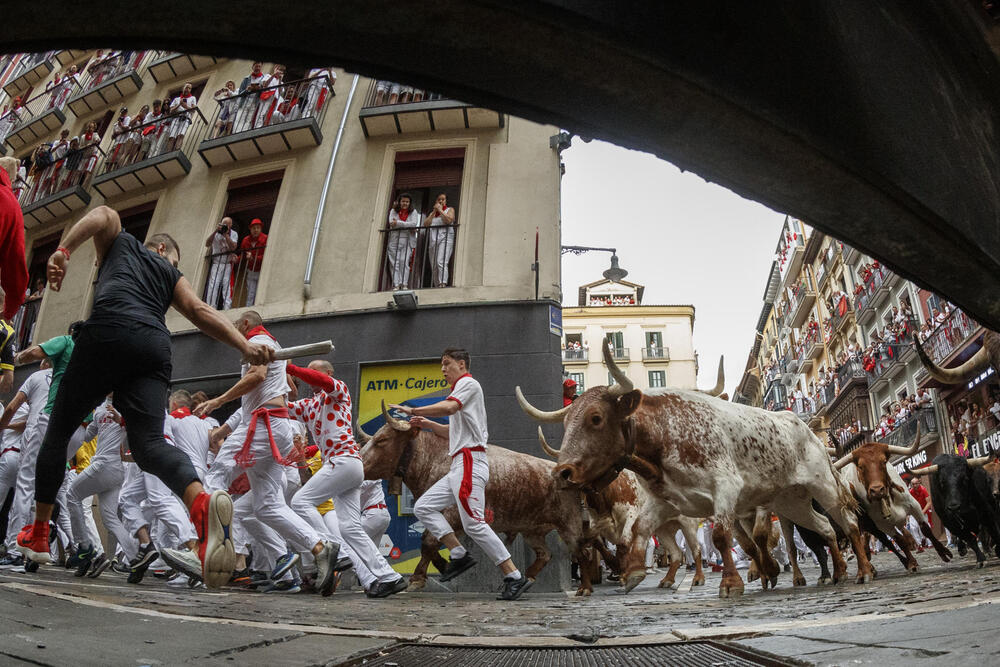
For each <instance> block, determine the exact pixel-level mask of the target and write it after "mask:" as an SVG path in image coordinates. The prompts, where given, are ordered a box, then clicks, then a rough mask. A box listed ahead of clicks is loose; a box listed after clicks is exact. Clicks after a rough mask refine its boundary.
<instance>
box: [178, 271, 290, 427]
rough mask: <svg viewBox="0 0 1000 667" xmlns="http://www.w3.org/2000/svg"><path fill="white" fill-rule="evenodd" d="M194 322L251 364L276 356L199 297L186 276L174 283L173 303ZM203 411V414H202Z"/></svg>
mask: <svg viewBox="0 0 1000 667" xmlns="http://www.w3.org/2000/svg"><path fill="white" fill-rule="evenodd" d="M171 305H173V307H174V308H176V309H177V312H179V313H180V314H181V315H183V316H184V317H186V318H187V319H188V321H190V322H191V324H193V325H195V326H196V327H198V328H199V329H201V330H202V331H203V332H204V333H205V334H207V335H209V336H211V337H212V338H214V339H215V340H217V341H219V342H220V343H225V344H226V345H229V346H230V347H233V348H235V349H237V350H239V351H240V353H241V354H242V355H243V358H244V359H246V360H247V361H249V362H250V363H252V364H266V363H269V362H270V361H272V360H273V359H274V350H273V349H272V348H270V347H268V346H266V345H257V344H255V343H250V342H249V341H248V340H247V339H246V338H244V337H243V335H242V334H240V332H239V331H237V330H236V327H234V326H233V323H232V322H230V321H229V320H227V319H226V318H225V317H223V316H222V313H220V312H219V311H217V310H216V309H215V308H212V307H211V306H210V305H208V304H207V303H205V302H204V301H202V300H201V299H199V298H198V295H197V294H195V293H194V289H192V287H191V283H189V282H188V280H187V278H185V277H183V276H181V279H180V280H178V281H177V284H176V285H175V286H174V300H173V302H172V304H171ZM202 414H204V413H202Z"/></svg>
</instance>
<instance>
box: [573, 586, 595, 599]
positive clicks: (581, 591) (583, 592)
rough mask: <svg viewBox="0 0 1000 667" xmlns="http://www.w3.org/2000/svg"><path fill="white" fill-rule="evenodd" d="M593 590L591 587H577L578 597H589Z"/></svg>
mask: <svg viewBox="0 0 1000 667" xmlns="http://www.w3.org/2000/svg"><path fill="white" fill-rule="evenodd" d="M592 592H593V591H591V590H590V589H589V588H578V589H576V597H578V598H589V597H590V594H591V593H592Z"/></svg>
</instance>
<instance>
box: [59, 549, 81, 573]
mask: <svg viewBox="0 0 1000 667" xmlns="http://www.w3.org/2000/svg"><path fill="white" fill-rule="evenodd" d="M78 553H79V550H78V549H77V548H76V547H75V546H71V547H70V548H69V553H67V554H66V562H65V563H63V566H64V567H65V568H66V569H67V570H73V569H75V568H76V566H77V565H79V564H80V557H79V555H77V554H78Z"/></svg>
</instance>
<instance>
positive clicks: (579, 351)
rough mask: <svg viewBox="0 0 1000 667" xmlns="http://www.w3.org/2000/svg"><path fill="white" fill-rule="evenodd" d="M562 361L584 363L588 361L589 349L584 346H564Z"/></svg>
mask: <svg viewBox="0 0 1000 667" xmlns="http://www.w3.org/2000/svg"><path fill="white" fill-rule="evenodd" d="M562 359H563V363H567V364H586V363H590V350H587V349H584V348H582V347H581V348H566V349H565V350H563V351H562Z"/></svg>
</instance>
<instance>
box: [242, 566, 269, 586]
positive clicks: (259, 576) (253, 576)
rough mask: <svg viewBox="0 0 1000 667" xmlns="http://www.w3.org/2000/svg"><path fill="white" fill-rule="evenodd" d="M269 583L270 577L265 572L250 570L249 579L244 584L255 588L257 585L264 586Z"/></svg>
mask: <svg viewBox="0 0 1000 667" xmlns="http://www.w3.org/2000/svg"><path fill="white" fill-rule="evenodd" d="M269 583H271V577H270V576H268V574H267V572H261V571H260V570H250V581H249V582H247V584H246V586H247V587H248V588H257V587H258V586H264V585H266V584H269Z"/></svg>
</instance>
